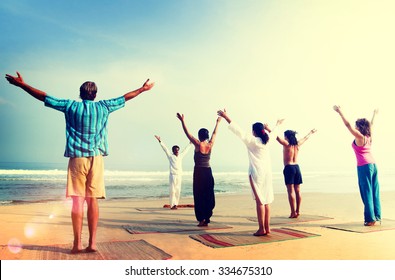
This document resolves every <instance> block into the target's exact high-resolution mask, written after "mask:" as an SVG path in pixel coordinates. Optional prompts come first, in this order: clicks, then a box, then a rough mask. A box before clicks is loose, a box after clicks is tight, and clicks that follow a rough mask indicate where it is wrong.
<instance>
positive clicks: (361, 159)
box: [352, 136, 375, 166]
mask: <svg viewBox="0 0 395 280" xmlns="http://www.w3.org/2000/svg"><path fill="white" fill-rule="evenodd" d="M371 146H372V143H371V139H370V137H368V136H366V137H365V145H363V146H357V144H355V140H354V141H353V142H352V148H353V150H354V152H355V156H356V157H357V165H358V166H362V165H366V164H369V163H375V160H374V158H373V155H372V153H371Z"/></svg>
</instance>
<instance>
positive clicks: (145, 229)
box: [122, 221, 232, 234]
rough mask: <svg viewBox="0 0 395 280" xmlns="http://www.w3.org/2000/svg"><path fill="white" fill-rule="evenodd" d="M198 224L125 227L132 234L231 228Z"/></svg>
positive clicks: (176, 222) (147, 224)
mask: <svg viewBox="0 0 395 280" xmlns="http://www.w3.org/2000/svg"><path fill="white" fill-rule="evenodd" d="M197 224H198V222H191V221H173V222H160V223H158V222H145V223H141V222H139V223H130V224H127V225H123V226H122V227H123V228H124V229H126V230H127V231H128V232H129V233H131V234H143V233H171V232H182V231H197V230H213V229H229V228H232V227H230V226H227V225H224V224H220V223H216V222H211V223H209V225H208V226H207V227H198V226H197Z"/></svg>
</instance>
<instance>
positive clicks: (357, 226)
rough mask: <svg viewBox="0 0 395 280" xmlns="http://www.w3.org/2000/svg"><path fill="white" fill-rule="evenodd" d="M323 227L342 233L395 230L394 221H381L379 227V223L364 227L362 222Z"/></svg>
mask: <svg viewBox="0 0 395 280" xmlns="http://www.w3.org/2000/svg"><path fill="white" fill-rule="evenodd" d="M323 227H326V228H330V229H337V230H343V231H351V232H357V233H369V232H377V231H383V230H395V220H390V219H382V220H381V225H380V223H379V222H376V224H375V225H374V226H370V227H367V226H364V225H363V222H350V223H342V224H334V225H324V226H323Z"/></svg>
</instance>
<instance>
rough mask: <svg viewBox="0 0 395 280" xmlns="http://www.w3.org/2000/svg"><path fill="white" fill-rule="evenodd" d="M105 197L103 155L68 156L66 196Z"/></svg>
mask: <svg viewBox="0 0 395 280" xmlns="http://www.w3.org/2000/svg"><path fill="white" fill-rule="evenodd" d="M70 196H81V197H96V198H105V197H106V190H105V187H104V160H103V156H101V155H100V156H94V157H79V158H70V159H69V166H68V170H67V188H66V197H70Z"/></svg>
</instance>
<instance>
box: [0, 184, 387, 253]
mask: <svg viewBox="0 0 395 280" xmlns="http://www.w3.org/2000/svg"><path fill="white" fill-rule="evenodd" d="M381 197H382V199H381V200H382V209H383V218H384V219H393V220H395V205H394V204H393V201H394V200H395V191H386V192H382V193H381ZM302 198H303V201H302V207H301V215H302V216H303V215H320V216H326V217H330V218H331V219H327V220H322V221H310V222H303V223H295V224H289V225H286V227H287V228H292V229H295V230H300V231H305V232H309V233H312V234H317V235H319V236H317V237H314V238H305V239H298V240H287V241H282V242H273V243H265V244H254V245H245V246H234V247H229V248H211V247H208V246H206V245H203V244H201V243H200V242H197V241H195V240H193V239H192V238H190V237H189V235H191V234H194V233H196V232H194V231H185V232H173V233H142V234H130V233H129V232H127V231H126V230H125V229H124V228H122V226H123V225H125V224H128V223H132V222H141V223H145V224H155V223H165V224H166V223H172V222H174V221H186V222H188V223H195V222H196V221H195V216H194V211H193V209H178V210H169V209H165V208H163V205H164V204H167V203H168V199H167V198H166V199H155V200H153V199H146V200H141V199H140V200H134V199H125V200H123V199H122V200H119V199H117V200H107V199H106V200H102V201H100V220H99V227H98V234H97V239H98V242H115V241H128V240H129V241H130V240H139V239H143V240H145V241H147V242H149V243H150V244H152V245H154V246H156V247H157V248H160V249H161V250H163V251H165V252H166V253H168V254H170V255H171V256H172V257H171V258H170V259H171V260H263V259H266V260H394V259H395V240H394V239H393V234H394V232H393V231H392V230H385V231H378V232H372V233H355V232H346V231H341V230H335V229H330V228H326V227H323V226H324V225H331V224H337V223H343V222H346V223H347V222H360V223H361V224H363V206H362V202H361V199H360V197H359V194H354V193H352V194H350V193H345V194H317V193H303V194H302ZM180 203H182V204H191V203H193V199H192V198H182V199H181V202H180ZM70 207H71V200H66V201H62V202H55V203H33V204H29V203H27V204H18V205H7V206H6V207H0V226H1V228H2V229H3V230H2V234H1V236H0V245H3V246H5V245H7V244H8V243H9V242H10V240H13V242H15V241H16V240H17V241H18V242H20V244H30V245H32V244H34V245H56V244H63V245H67V244H69V245H70V248H71V245H72V240H73V238H72V227H71V219H70ZM139 209H140V210H141V209H148V210H147V211H140V210H139ZM288 215H289V206H288V201H287V196H286V195H285V194H275V200H274V202H273V203H272V204H271V217H272V221H273V220H274V218H275V217H288ZM254 217H256V212H255V203H254V201H253V199H252V196H251V195H232V194H225V195H224V194H222V195H217V196H216V207H215V209H214V215H213V217H212V221H213V222H216V223H221V224H225V225H227V226H229V227H230V228H227V229H213V230H210V231H206V232H210V233H221V232H244V231H250V232H251V234H252V233H253V232H254V231H255V230H256V227H257V224H256V223H254V222H252V221H250V220H248V218H254ZM277 227H279V226H275V225H272V229H274V228H277ZM193 229H194V228H193ZM87 237H88V229H87V225H86V218H85V219H84V228H83V235H82V238H83V242H84V244H86V242H87ZM3 252H4V251H3ZM0 259H2V260H7V259H9V260H12V259H19V257H18V254H14V253H12V252H8V253H4V254H3V255H2V256H1V257H0Z"/></svg>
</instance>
